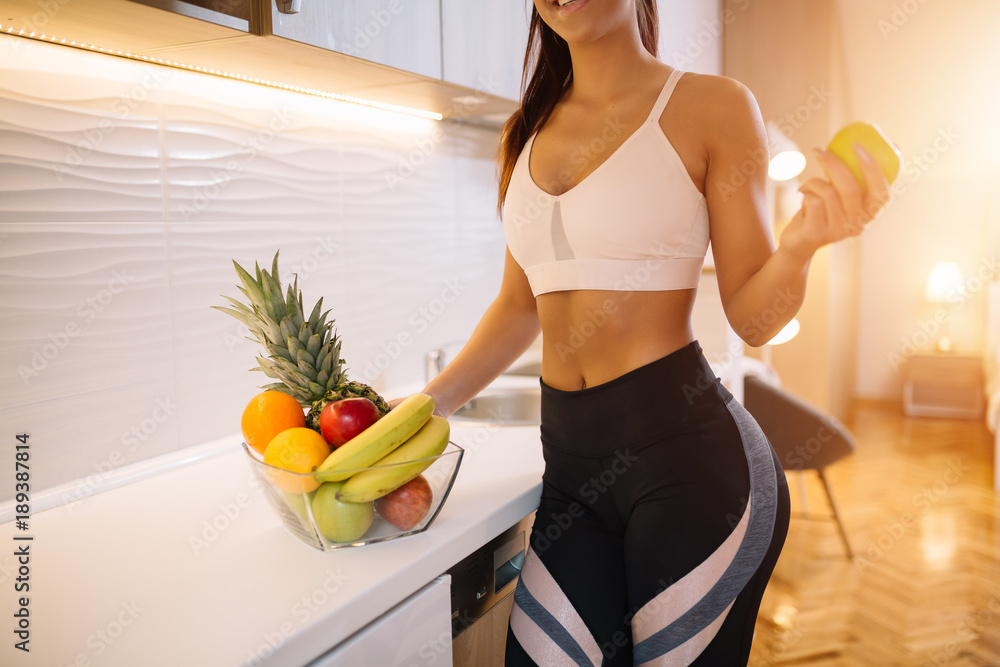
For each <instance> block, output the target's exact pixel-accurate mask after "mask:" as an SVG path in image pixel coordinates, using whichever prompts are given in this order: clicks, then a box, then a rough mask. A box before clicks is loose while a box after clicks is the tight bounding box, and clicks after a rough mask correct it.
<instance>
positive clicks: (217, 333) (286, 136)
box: [0, 0, 725, 502]
mask: <svg viewBox="0 0 1000 667" xmlns="http://www.w3.org/2000/svg"><path fill="white" fill-rule="evenodd" d="M660 10H661V25H662V26H663V28H662V30H661V32H662V39H661V44H662V48H661V54H662V56H661V57H662V59H663V60H665V61H666V62H668V63H670V64H672V65H674V66H677V67H681V68H684V69H689V70H694V71H701V72H710V73H718V72H719V71H720V62H721V41H720V35H721V33H720V32H719V31H720V29H721V25H720V24H719V22H718V17H719V2H718V0H711V1H709V2H699V3H685V2H680V1H679V0H670V2H666V1H662V2H661V3H660ZM0 119H2V120H0V345H2V346H3V350H4V351H3V356H2V359H0V423H3V424H4V425H5V427H6V428H7V429H8V432H9V434H10V435H11V436H12V435H13V433H14V432H22V431H26V432H29V433H30V434H31V442H32V445H33V450H32V451H33V459H32V480H33V490H34V491H37V490H39V489H46V488H50V487H54V486H56V485H59V484H62V483H64V482H68V481H70V480H74V479H78V478H82V479H85V482H84V483H83V484H82V485H79V484H78V485H77V487H76V488H75V490H74V491H73V492H72V494H75V495H73V496H72V497H65V498H62V499H61V500H62V501H63V502H68V501H72V500H73V499H75V498H76V497H79V496H80V494H81V493H82V494H84V495H89V494H90V493H93V492H95V491H97V490H98V489H99V488H100V486H101V483H102V481H103V480H104V479H105V477H106V476H107V475H108V473H109V472H110V471H113V470H116V469H120V468H122V467H123V466H127V465H128V464H132V463H135V462H139V461H143V460H146V459H150V458H152V457H156V456H158V455H162V454H169V453H172V452H180V451H182V450H184V449H185V448H188V447H191V446H194V445H197V444H199V443H204V442H207V441H210V440H213V439H215V438H219V437H223V436H228V435H231V434H234V433H236V432H237V431H238V421H239V415H240V413H241V411H242V409H243V407H244V405H245V404H246V402H247V401H248V400H249V398H250V397H251V396H253V395H254V394H255V393H257V392H258V391H259V389H258V387H259V385H260V384H263V383H264V382H265V381H267V380H266V378H264V377H263V376H262V375H260V374H256V373H248V372H247V369H249V368H251V367H253V366H254V365H256V362H255V361H254V357H255V355H256V353H257V349H256V345H255V344H253V343H251V342H249V341H247V340H245V339H244V338H243V335H244V333H245V332H244V331H243V330H242V327H241V325H239V323H237V322H236V321H235V320H232V319H231V318H229V317H227V316H226V315H224V314H222V313H219V312H218V311H215V310H212V309H211V306H213V305H225V302H224V300H223V299H222V297H221V296H220V295H229V296H239V294H238V292H237V289H236V282H237V279H236V274H235V271H234V269H233V266H232V260H236V261H238V262H240V263H241V264H242V265H243V266H245V267H250V266H252V265H253V263H254V262H260V263H261V264H264V265H268V264H269V263H270V260H271V257H272V256H273V255H274V252H275V251H276V250H278V249H280V251H281V269H282V271H281V273H282V278H283V279H284V280H285V281H287V280H288V279H289V278H290V277H291V276H292V275H293V274H294V275H297V276H298V279H299V286H300V288H301V289H302V291H303V293H304V298H305V301H306V302H307V303H308V304H312V303H314V302H315V300H316V299H319V298H320V297H322V298H323V299H324V306H325V307H326V308H329V309H331V311H332V313H331V316H332V317H334V318H335V319H336V322H337V330H338V332H339V333H340V335H341V336H342V339H343V349H342V356H343V357H344V358H345V359H346V361H347V366H348V374H349V376H350V377H351V378H352V379H358V380H361V381H365V382H368V383H370V384H372V385H373V386H374V387H375V388H376V389H378V390H379V391H383V392H386V391H391V389H392V388H393V387H398V386H401V385H403V384H411V383H416V382H420V381H422V378H423V372H424V365H423V356H424V354H425V352H426V351H427V350H429V349H432V348H436V347H440V346H445V345H448V344H454V343H456V342H460V341H462V340H463V339H465V338H467V337H468V335H469V334H470V333H471V331H472V329H473V327H474V326H475V324H476V323H477V322H478V319H479V317H480V316H481V314H482V312H483V311H484V310H485V308H486V307H487V306H488V305H489V302H490V301H491V300H492V298H493V297H494V296H495V294H496V290H497V289H498V287H499V282H500V277H501V272H502V266H503V253H504V242H503V236H502V229H501V226H500V224H499V222H498V221H497V219H496V215H495V199H494V198H495V196H496V195H495V193H496V189H495V188H496V174H495V167H494V163H493V153H494V150H495V144H496V132H494V131H490V130H486V129H482V128H475V127H469V126H462V125H457V124H454V123H434V122H431V121H424V120H420V119H414V118H410V117H404V116H399V115H395V114H391V113H388V112H379V111H375V110H372V109H367V108H362V107H357V106H352V105H344V104H339V103H335V102H331V101H328V100H322V99H317V98H311V97H306V96H302V95H297V94H292V93H284V92H282V91H277V90H273V89H264V88H260V87H257V86H252V85H249V84H239V83H236V82H233V81H228V80H222V79H218V78H214V77H205V76H201V75H197V74H192V73H188V72H183V71H178V70H173V69H165V68H156V67H152V66H147V65H142V64H137V63H134V62H130V61H124V60H119V59H114V58H109V57H106V56H101V55H98V54H93V53H89V52H82V51H78V50H71V49H65V48H60V47H56V46H52V45H45V44H40V43H37V42H29V41H26V40H20V39H16V38H13V37H6V36H0ZM707 275H708V278H709V283H708V285H707V287H708V290H709V291H710V290H716V293H709V294H707V295H703V298H701V299H699V307H698V311H697V312H696V315H695V319H696V326H697V329H698V333H699V336H700V337H701V338H702V339H703V341H704V342H705V344H706V349H707V350H708V351H709V352H711V351H712V349H714V348H718V349H719V354H720V355H721V354H724V353H725V335H724V333H722V334H721V335H719V331H717V330H716V328H715V327H716V326H717V324H716V323H717V322H719V321H720V311H721V306H720V305H719V304H718V294H717V288H716V287H715V286H714V282H713V280H712V279H713V278H714V276H712V275H711V274H707ZM450 347H451V348H452V349H454V347H455V346H454V345H451V346H450ZM388 397H390V398H392V397H393V396H392V395H391V393H390V394H389V396H388ZM12 475H13V469H12V466H3V465H0V500H2V499H4V498H9V497H10V495H11V490H12V489H13V484H12V481H13V478H12ZM81 489H82V491H81Z"/></svg>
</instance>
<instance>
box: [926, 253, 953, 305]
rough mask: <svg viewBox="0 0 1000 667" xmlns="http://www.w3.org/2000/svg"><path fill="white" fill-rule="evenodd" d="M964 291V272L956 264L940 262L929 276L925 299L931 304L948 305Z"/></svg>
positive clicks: (932, 268)
mask: <svg viewBox="0 0 1000 667" xmlns="http://www.w3.org/2000/svg"><path fill="white" fill-rule="evenodd" d="M961 291H962V270H961V269H959V268H958V264H956V263H955V262H938V263H937V264H935V265H934V266H932V267H931V272H930V273H929V274H927V284H926V285H925V286H924V298H925V299H927V300H928V301H930V302H931V303H948V302H949V301H951V300H953V299H954V298H955V295H956V294H959V293H961Z"/></svg>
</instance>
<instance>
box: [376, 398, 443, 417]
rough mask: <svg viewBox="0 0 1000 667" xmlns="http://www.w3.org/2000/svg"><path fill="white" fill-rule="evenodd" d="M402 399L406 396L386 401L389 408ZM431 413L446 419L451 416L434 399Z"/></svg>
mask: <svg viewBox="0 0 1000 667" xmlns="http://www.w3.org/2000/svg"><path fill="white" fill-rule="evenodd" d="M404 400H406V396H402V397H400V398H394V399H392V400H391V401H388V403H389V408H390V409H391V408H394V407H396V406H397V405H399V404H400V403H402V402H403V401H404ZM431 414H434V415H437V416H438V417H444V418H445V419H447V418H448V417H449V416H451V415H450V413H447V412H446V411H445V410H444V409H443V408H442V406H441V405H438V402H437V401H434V412H432V413H431Z"/></svg>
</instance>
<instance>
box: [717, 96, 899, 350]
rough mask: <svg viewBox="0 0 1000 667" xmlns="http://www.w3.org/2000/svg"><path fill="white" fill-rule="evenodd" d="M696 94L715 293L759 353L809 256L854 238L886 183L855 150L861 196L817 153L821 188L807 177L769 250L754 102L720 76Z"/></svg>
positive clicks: (795, 300)
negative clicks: (700, 101) (702, 108)
mask: <svg viewBox="0 0 1000 667" xmlns="http://www.w3.org/2000/svg"><path fill="white" fill-rule="evenodd" d="M704 93H705V94H704V98H705V103H706V105H707V106H706V114H705V116H706V122H707V125H708V127H707V135H708V139H707V143H708V171H707V176H706V179H705V198H706V200H707V202H708V214H709V220H710V224H711V238H712V254H713V257H714V259H715V266H716V274H717V276H718V279H719V292H720V295H721V297H722V304H723V308H724V309H725V312H726V317H727V319H728V320H729V323H730V325H731V326H732V327H733V329H734V330H735V331H736V333H737V334H738V335H739V336H740V338H742V339H743V340H744V341H745V342H746V343H747V344H749V345H752V346H755V347H758V346H761V345H763V344H764V343H766V342H767V341H769V340H770V339H771V338H773V337H774V335H775V334H777V333H778V332H779V331H781V329H782V327H784V326H785V325H786V324H787V323H788V322H789V321H790V320H791V319H792V318H793V317H794V316H795V313H797V312H798V310H799V307H800V306H801V305H802V300H803V298H804V297H805V291H806V276H807V274H808V272H809V262H810V260H811V259H812V256H813V253H815V252H816V250H818V249H819V248H820V247H822V246H824V245H826V244H828V243H834V242H836V241H839V240H841V239H844V238H846V237H848V236H856V235H857V234H860V233H861V231H862V230H863V229H864V225H865V224H866V223H867V222H870V221H871V219H872V218H873V217H874V216H875V215H876V214H877V213H878V211H879V210H880V209H881V208H882V206H883V205H884V203H885V202H886V201H888V199H889V184H888V182H887V181H886V178H885V175H884V174H883V173H882V170H881V169H880V168H879V167H878V165H877V164H876V163H875V161H874V159H873V158H871V156H870V155H868V154H867V153H866V152H864V151H859V153H858V154H859V155H860V156H861V169H862V172H863V173H864V175H865V179H866V184H867V188H866V190H864V191H863V190H862V188H861V186H860V185H859V183H858V181H857V180H856V179H855V178H854V176H853V174H851V172H850V170H849V169H848V168H847V166H846V165H845V164H844V163H843V162H841V161H840V160H839V159H838V158H837V157H835V156H833V155H831V154H830V153H828V152H826V151H818V150H817V151H816V157H817V159H818V160H819V162H820V164H821V165H822V167H823V169H824V170H825V171H826V174H827V176H828V177H829V180H827V179H823V178H811V179H809V180H808V181H806V182H805V183H804V184H803V185H802V187H801V188H800V191H802V193H803V194H804V200H803V205H802V209H801V210H800V211H799V212H798V213H796V214H795V216H794V218H793V219H792V221H791V222H790V223H789V224H788V226H787V227H786V228H785V230H784V231H783V232H782V234H781V241H780V243H779V245H778V248H777V250H775V248H774V241H773V238H772V235H771V220H770V219H769V216H768V211H767V205H766V201H765V194H764V189H765V184H766V182H767V166H768V145H767V132H766V130H765V129H764V122H763V120H762V119H761V114H760V109H759V108H758V106H757V101H756V100H755V99H754V97H753V94H752V93H751V92H750V91H749V90H748V89H747V88H746V86H744V85H743V84H741V83H739V82H738V81H735V80H733V79H728V78H724V77H712V80H711V84H710V85H706V91H704Z"/></svg>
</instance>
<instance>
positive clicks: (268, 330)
mask: <svg viewBox="0 0 1000 667" xmlns="http://www.w3.org/2000/svg"><path fill="white" fill-rule="evenodd" d="M233 265H234V266H235V267H236V274H237V276H238V277H239V282H238V284H237V285H236V288H237V289H238V290H239V291H240V293H241V294H242V295H243V297H245V300H243V301H240V300H237V299H234V298H232V297H228V296H224V297H223V298H224V299H226V301H227V302H228V303H227V304H226V305H225V306H212V307H213V308H215V309H216V310H218V311H220V312H223V313H226V314H227V315H229V316H230V317H233V318H234V319H236V320H238V321H239V322H241V323H242V324H243V325H245V326H246V327H247V329H248V332H249V335H247V339H248V340H253V341H256V342H257V343H258V344H260V345H261V347H262V348H263V349H264V350H266V352H262V355H264V356H259V357H257V364H258V365H257V367H256V368H254V369H252V370H254V371H259V372H261V373H263V374H264V375H266V376H267V377H269V378H272V379H274V380H276V381H277V382H274V383H271V384H268V385H265V386H263V387H262V388H263V389H265V390H274V391H281V392H283V393H286V394H288V395H290V396H292V397H294V398H295V399H296V400H297V401H298V402H299V403H300V404H301V405H302V406H303V407H309V406H311V407H312V409H311V410H310V416H309V418H308V419H309V424H310V425H311V426H312V427H314V428H317V427H318V424H316V423H315V422H316V419H318V412H317V408H321V407H322V404H323V403H324V402H329V401H330V400H336V399H338V398H346V397H348V396H365V397H367V398H370V399H372V400H373V401H375V402H376V405H378V406H379V410H380V411H382V412H383V413H384V412H385V411H388V406H387V404H385V401H384V399H382V398H381V397H380V396H379V395H378V394H377V393H376V392H375V391H374V390H373V389H372V388H371V387H369V386H368V385H365V384H361V383H358V382H353V381H350V380H349V379H348V378H347V375H346V374H345V368H344V360H343V359H341V357H340V352H341V340H340V338H339V337H338V336H337V332H336V330H335V329H334V324H335V320H333V319H332V318H330V312H331V311H330V310H326V311H324V310H323V299H319V300H318V301H317V302H316V303H314V304H313V305H312V307H311V308H310V309H309V311H308V318H307V317H306V313H307V311H306V310H305V308H304V307H303V297H302V292H301V290H299V282H298V276H297V275H295V276H294V278H293V279H292V280H291V281H290V284H288V285H286V286H283V285H282V284H281V280H280V277H279V275H280V274H279V269H278V253H275V254H274V259H273V260H272V261H271V266H270V271H268V270H267V269H266V268H265V269H262V268H261V267H260V264H259V263H255V264H254V267H253V268H254V271H253V274H251V273H250V272H248V271H247V270H246V269H244V268H243V267H242V266H240V264H239V263H237V262H235V261H234V262H233ZM265 266H266V265H265ZM314 413H316V414H314Z"/></svg>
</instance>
